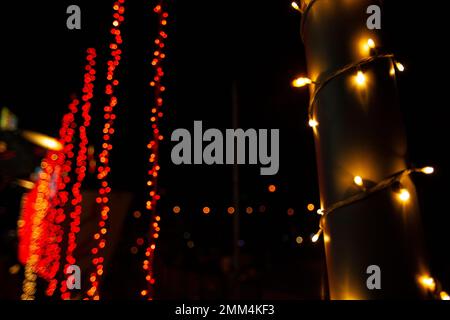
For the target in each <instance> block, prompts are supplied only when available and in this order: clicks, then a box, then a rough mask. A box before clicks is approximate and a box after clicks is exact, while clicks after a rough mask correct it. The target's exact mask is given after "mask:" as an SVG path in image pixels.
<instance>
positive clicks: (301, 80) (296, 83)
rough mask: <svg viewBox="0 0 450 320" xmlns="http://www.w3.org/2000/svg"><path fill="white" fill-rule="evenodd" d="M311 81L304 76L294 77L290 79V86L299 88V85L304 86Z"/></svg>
mask: <svg viewBox="0 0 450 320" xmlns="http://www.w3.org/2000/svg"><path fill="white" fill-rule="evenodd" d="M311 83H312V81H311V79H309V78H305V77H299V78H297V79H295V80H294V81H292V86H293V87H295V88H301V87H304V86H306V85H308V84H311Z"/></svg>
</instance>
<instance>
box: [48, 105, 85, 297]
mask: <svg viewBox="0 0 450 320" xmlns="http://www.w3.org/2000/svg"><path fill="white" fill-rule="evenodd" d="M79 103H80V102H79V100H78V99H76V98H74V99H73V100H72V102H71V103H70V104H69V112H68V113H66V114H65V115H64V117H63V123H62V126H61V129H60V132H59V135H60V143H61V144H62V145H63V151H62V152H61V153H59V154H52V155H51V157H52V158H56V157H57V158H59V163H58V166H57V167H55V169H57V170H59V171H60V172H59V174H57V176H56V179H57V182H56V184H57V186H58V191H57V193H56V195H55V196H54V197H53V198H52V202H51V205H50V208H49V212H48V214H47V215H46V216H45V220H44V221H45V222H46V226H45V228H44V230H45V231H46V233H47V236H43V237H41V241H43V242H44V243H42V247H43V248H47V249H50V252H47V253H46V254H43V255H42V257H41V258H40V261H42V263H43V268H41V269H42V270H49V269H50V268H49V267H50V266H52V265H53V266H54V267H53V272H50V273H48V272H47V277H48V281H49V285H48V287H47V290H46V294H47V295H48V296H53V294H54V292H55V289H56V287H57V284H58V281H57V280H56V279H55V277H56V275H57V272H58V270H59V268H60V264H61V261H60V260H61V250H62V248H61V245H60V244H61V242H62V237H63V234H64V229H63V226H62V223H63V222H64V221H65V219H66V215H65V206H66V204H67V202H68V200H69V196H68V192H67V186H68V184H69V183H70V181H71V178H70V173H71V171H72V159H73V157H74V153H73V148H74V145H73V143H72V142H73V137H74V134H75V129H76V127H77V123H76V121H75V116H76V114H77V113H78V111H79V110H78V105H79ZM52 239H58V241H57V242H56V243H55V242H54V241H53V243H52ZM51 249H53V250H51ZM49 258H50V259H52V260H49Z"/></svg>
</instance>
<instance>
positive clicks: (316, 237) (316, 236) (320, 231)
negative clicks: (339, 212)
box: [311, 229, 322, 243]
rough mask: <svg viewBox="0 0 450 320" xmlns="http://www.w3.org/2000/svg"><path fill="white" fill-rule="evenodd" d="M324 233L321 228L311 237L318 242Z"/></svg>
mask: <svg viewBox="0 0 450 320" xmlns="http://www.w3.org/2000/svg"><path fill="white" fill-rule="evenodd" d="M321 233H322V229H320V230H319V231H318V232H317V233H316V234H315V235H313V236H312V237H311V241H312V242H314V243H316V242H317V241H319V238H320V235H321Z"/></svg>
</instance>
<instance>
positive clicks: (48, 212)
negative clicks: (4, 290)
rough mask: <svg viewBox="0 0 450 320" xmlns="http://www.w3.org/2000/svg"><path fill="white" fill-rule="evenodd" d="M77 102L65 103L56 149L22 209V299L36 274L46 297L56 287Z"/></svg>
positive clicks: (32, 291) (30, 292) (29, 296)
mask: <svg viewBox="0 0 450 320" xmlns="http://www.w3.org/2000/svg"><path fill="white" fill-rule="evenodd" d="M78 104H79V101H78V100H77V99H76V98H74V99H73V100H72V102H71V103H70V104H69V112H68V113H66V114H65V115H64V117H63V120H62V125H61V128H60V131H59V141H58V142H57V148H56V149H55V150H50V151H48V152H47V154H46V156H45V158H44V160H43V161H42V162H41V173H40V174H39V177H38V180H37V182H36V184H35V187H34V189H33V191H31V192H30V193H29V194H28V195H27V197H26V201H25V204H24V206H23V209H22V211H23V212H22V217H23V220H22V222H21V224H20V225H19V233H20V241H19V259H20V260H21V261H23V260H24V259H25V260H26V272H25V273H26V275H25V281H24V286H23V295H22V299H27V300H32V299H34V294H35V292H36V284H35V282H36V278H37V277H38V276H39V277H42V278H43V279H45V280H46V281H48V287H47V290H46V294H47V295H48V296H52V295H53V293H54V291H55V289H56V286H57V280H56V279H55V276H56V275H57V272H58V270H59V267H60V253H61V242H62V237H63V233H64V231H63V228H62V226H61V223H62V222H63V221H64V219H65V215H64V209H63V208H64V205H65V203H66V202H67V192H66V185H67V183H68V181H67V174H68V172H69V171H70V161H71V157H73V155H72V151H71V149H72V148H73V145H72V144H71V143H70V141H71V140H72V137H73V132H74V130H73V129H74V127H75V126H76V124H75V122H74V119H75V114H76V113H77V112H78Z"/></svg>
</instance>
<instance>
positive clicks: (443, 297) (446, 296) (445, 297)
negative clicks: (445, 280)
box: [439, 291, 450, 301]
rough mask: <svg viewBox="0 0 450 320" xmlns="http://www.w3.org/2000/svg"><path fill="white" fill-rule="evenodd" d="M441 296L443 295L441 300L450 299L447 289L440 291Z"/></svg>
mask: <svg viewBox="0 0 450 320" xmlns="http://www.w3.org/2000/svg"><path fill="white" fill-rule="evenodd" d="M439 296H440V297H441V300H447V301H448V300H450V296H449V295H448V293H447V292H445V291H441V292H440V293H439Z"/></svg>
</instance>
